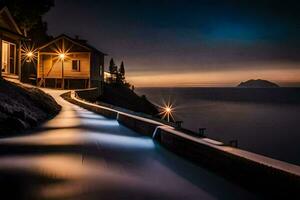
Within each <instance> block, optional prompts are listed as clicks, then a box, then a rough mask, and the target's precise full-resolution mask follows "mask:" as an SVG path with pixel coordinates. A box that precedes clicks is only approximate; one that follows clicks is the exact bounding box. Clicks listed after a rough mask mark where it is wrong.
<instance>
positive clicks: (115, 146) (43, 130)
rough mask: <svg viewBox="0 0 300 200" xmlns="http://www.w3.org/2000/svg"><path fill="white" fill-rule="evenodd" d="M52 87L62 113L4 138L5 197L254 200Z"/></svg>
mask: <svg viewBox="0 0 300 200" xmlns="http://www.w3.org/2000/svg"><path fill="white" fill-rule="evenodd" d="M46 92H48V93H50V94H51V95H52V96H54V97H55V98H56V100H57V101H58V103H60V104H61V105H62V106H63V109H62V111H61V112H60V114H59V115H58V116H57V117H55V118H54V119H52V120H50V121H48V122H47V123H45V124H44V125H43V126H41V127H40V128H38V129H36V130H35V131H34V132H33V133H31V134H28V135H26V136H19V137H13V138H6V139H0V191H1V195H2V196H1V197H6V198H3V199H149V200H153V199H185V200H188V199H256V197H255V196H254V195H253V194H251V193H249V192H248V191H245V190H243V189H242V188H240V187H239V186H237V185H234V184H232V183H230V182H228V181H227V180H225V179H223V178H221V177H218V176H217V175H215V174H213V173H210V172H208V171H207V170H205V169H203V168H200V167H198V166H195V165H193V164H191V163H190V162H187V161H185V160H184V159H182V158H180V157H177V156H176V155H174V154H172V153H170V152H168V151H167V150H165V149H163V148H162V147H160V146H159V144H156V143H155V142H154V141H153V140H152V139H151V138H148V137H144V136H141V135H139V134H138V133H135V132H134V131H131V130H129V129H127V128H126V127H124V126H122V125H120V124H119V123H118V122H117V121H116V120H110V119H107V118H104V117H102V116H99V115H97V114H94V113H91V112H89V111H87V110H85V109H82V108H80V107H78V106H75V105H73V104H70V103H68V102H66V101H64V100H63V99H62V98H60V97H59V95H60V94H61V91H55V90H46ZM8 196H9V197H8ZM1 199H2V198H1Z"/></svg>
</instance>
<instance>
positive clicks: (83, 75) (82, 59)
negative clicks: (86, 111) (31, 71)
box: [37, 34, 106, 89]
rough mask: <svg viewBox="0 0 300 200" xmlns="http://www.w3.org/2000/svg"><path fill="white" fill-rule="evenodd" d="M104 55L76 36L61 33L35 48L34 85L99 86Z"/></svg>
mask: <svg viewBox="0 0 300 200" xmlns="http://www.w3.org/2000/svg"><path fill="white" fill-rule="evenodd" d="M105 55H106V54H104V53H102V52H101V51H99V50H97V49H96V48H94V47H92V46H91V45H89V44H88V43H87V42H86V41H84V40H80V39H79V38H78V37H77V38H71V37H69V36H67V35H64V34H63V35H60V36H58V37H56V38H54V39H53V40H51V41H50V42H48V43H47V44H45V45H43V46H41V47H40V48H38V49H37V85H38V86H41V87H52V88H63V89H74V88H76V89H78V88H93V87H98V88H101V87H102V84H103V81H104V58H105Z"/></svg>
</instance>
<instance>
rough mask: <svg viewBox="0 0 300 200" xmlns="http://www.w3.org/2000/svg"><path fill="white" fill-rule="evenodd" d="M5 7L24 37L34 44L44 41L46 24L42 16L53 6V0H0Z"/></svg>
mask: <svg viewBox="0 0 300 200" xmlns="http://www.w3.org/2000/svg"><path fill="white" fill-rule="evenodd" d="M0 2H1V3H2V4H3V5H5V6H7V7H8V9H9V10H10V12H11V13H12V15H13V16H14V18H15V19H16V21H17V23H18V24H19V26H20V28H21V30H22V31H23V33H24V35H25V36H26V37H29V38H31V39H33V40H34V41H35V42H36V43H39V42H42V40H46V39H47V37H48V35H47V24H46V23H45V22H43V20H42V16H43V15H44V14H45V13H47V12H48V11H49V10H50V9H51V7H53V6H54V0H0Z"/></svg>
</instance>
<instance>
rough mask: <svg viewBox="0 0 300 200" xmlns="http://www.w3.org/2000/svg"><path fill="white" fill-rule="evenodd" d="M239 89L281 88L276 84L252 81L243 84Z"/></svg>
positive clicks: (265, 81) (259, 80)
mask: <svg viewBox="0 0 300 200" xmlns="http://www.w3.org/2000/svg"><path fill="white" fill-rule="evenodd" d="M237 87H242V88H279V87H280V86H279V85H277V84H276V83H272V82H270V81H267V80H262V79H257V80H254V79H251V80H248V81H246V82H241V83H240V84H239V85H238V86H237Z"/></svg>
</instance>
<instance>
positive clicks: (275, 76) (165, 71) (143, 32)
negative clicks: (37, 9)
mask: <svg viewBox="0 0 300 200" xmlns="http://www.w3.org/2000/svg"><path fill="white" fill-rule="evenodd" d="M299 10H300V2H299V3H298V2H297V1H296V0H295V1H291V0H285V1H279V0H278V1H277V0H273V1H272V0H269V1H268V0H251V1H250V0H249V1H247V0H223V1H222V0H195V1H193V0H105V1H103V0H76V1H74V0H56V5H55V7H54V8H52V10H51V11H50V12H49V13H48V14H47V15H46V16H45V18H44V19H45V20H46V21H47V22H48V27H49V33H50V34H51V35H53V36H56V35H59V34H61V33H66V34H68V35H70V36H72V37H73V36H75V35H79V36H80V37H82V38H84V39H87V40H88V41H89V43H90V44H92V45H94V46H95V47H97V48H98V49H99V50H102V51H103V52H105V53H107V54H109V56H108V57H107V58H106V61H107V62H108V61H109V59H110V57H114V59H115V61H117V63H118V64H119V62H120V61H122V60H124V62H125V67H126V70H127V79H128V80H129V81H130V82H131V83H133V84H134V85H136V86H140V87H143V86H148V87H156V86H235V85H237V84H238V83H239V82H241V81H244V80H247V79H252V78H253V79H256V78H262V79H268V80H271V81H275V82H277V83H279V84H281V85H283V86H300V12H299Z"/></svg>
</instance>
